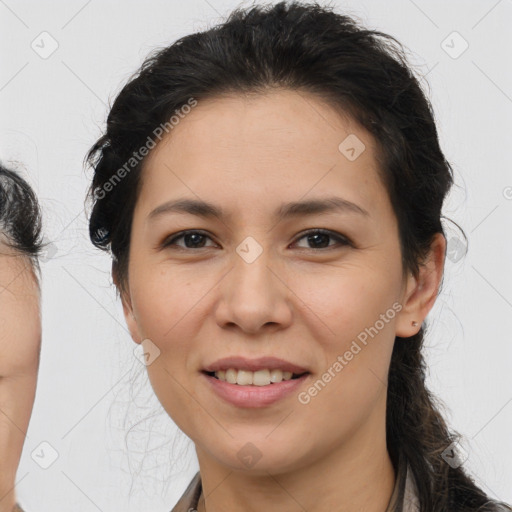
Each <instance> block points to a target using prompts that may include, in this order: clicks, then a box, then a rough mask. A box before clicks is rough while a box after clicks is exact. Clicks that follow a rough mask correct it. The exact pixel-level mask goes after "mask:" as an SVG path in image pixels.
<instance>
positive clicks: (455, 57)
mask: <svg viewBox="0 0 512 512" xmlns="http://www.w3.org/2000/svg"><path fill="white" fill-rule="evenodd" d="M321 3H325V2H321ZM248 4H249V2H244V3H242V4H241V5H248ZM333 4H334V5H336V6H337V7H336V10H337V11H338V12H345V13H347V14H351V15H355V16H356V17H358V18H359V19H360V20H361V21H363V22H364V23H365V24H366V25H367V26H368V27H370V28H377V29H379V30H382V31H384V32H387V33H389V34H391V35H394V36H395V37H397V38H398V39H399V40H400V41H401V42H403V43H404V44H405V45H406V46H407V47H408V48H409V49H410V50H411V61H412V62H413V63H414V64H415V65H416V66H417V70H418V71H419V72H421V73H422V74H423V75H426V79H427V80H428V84H429V85H425V87H426V90H427V91H429V92H428V94H429V97H430V98H431V100H432V103H433V105H434V109H435V114H436V119H437V122H438V130H439V135H440V139H441V144H442V147H443V150H444V152H445V154H446V156H447V158H448V160H449V161H450V162H451V163H452V165H453V168H454V170H455V173H456V183H457V185H456V187H454V189H453V191H452V194H451V196H450V198H449V202H448V204H447V207H446V209H445V214H446V215H447V216H448V217H450V218H451V219H453V220H455V221H456V222H457V223H459V224H460V225H461V226H462V227H463V229H464V230H465V232H466V233H467V235H468V237H469V251H468V253H467V254H466V255H465V256H463V257H461V255H462V254H463V253H464V252H465V251H464V247H462V246H461V243H462V242H460V239H461V237H460V235H459V234H458V233H457V231H456V230H455V229H454V228H453V226H450V225H449V224H447V229H448V238H449V239H450V244H449V245H450V257H449V259H448V260H447V265H446V277H445V283H444V288H443V291H442V293H441V295H440V297H439V299H438V301H437V303H436V306H435V308H434V310H433V311H432V313H431V315H430V316H429V319H430V321H431V328H430V332H429V336H428V339H427V346H428V350H427V358H428V362H429V365H430V375H429V385H430V387H431V388H432V390H433V391H434V392H436V393H437V394H438V396H439V397H440V399H441V400H442V401H443V403H444V404H445V406H446V417H447V420H448V421H449V423H450V425H451V426H452V427H453V428H455V429H456V430H457V431H459V432H460V433H461V434H462V435H463V436H464V437H463V441H462V447H463V448H464V450H465V451H466V452H467V456H468V460H467V463H466V464H467V467H468V468H469V470H470V471H471V472H472V474H473V475H474V477H475V479H476V480H477V482H478V483H479V484H480V485H482V486H483V487H484V489H486V491H487V492H488V493H490V494H491V495H492V496H494V497H498V498H500V499H502V500H506V501H508V502H512V436H511V435H510V432H511V430H512V429H511V426H512V372H511V363H512V340H511V336H510V327H511V321H510V319H511V318H512V273H511V272H510V262H511V261H512V242H511V228H512V222H511V218H512V171H511V165H510V164H511V159H510V153H509V149H510V143H511V128H510V126H511V120H512V70H511V67H510V50H511V43H512V36H511V30H510V27H511V26H512V2H511V1H510V0H500V1H497V0H492V1H491V0H489V1H487V0H480V1H462V0H461V1H451V2H447V1H446V0H444V1H428V2H427V1H425V0H415V1H412V0H394V1H390V0H388V1H386V2H382V1H376V0H374V1H369V0H368V1H355V0H354V1H348V2H333ZM237 5H240V4H239V3H238V2H235V1H227V0H208V1H207V0H187V2H181V1H178V0H172V1H156V0H150V1H145V2H134V1H124V2H122V3H121V2H102V1H99V0H89V1H87V0H73V1H69V0H68V1H66V2H64V1H60V2H49V1H40V2H36V1H32V2H24V1H17V2H16V1H14V0H0V20H1V21H0V23H1V25H0V34H1V36H0V37H1V38H2V46H1V48H2V51H1V53H2V65H1V66H0V105H1V113H2V115H1V116H0V145H1V146H0V158H1V159H2V160H3V161H4V162H5V163H8V164H9V163H10V164H11V165H12V166H14V167H16V168H17V169H18V170H19V171H20V172H22V174H23V175H24V176H25V177H26V178H27V179H28V180H29V182H30V183H31V184H32V185H33V187H34V188H35V189H36V191H37V193H38V194H39V197H40V198H41V202H42V205H43V209H44V214H45V220H46V235H47V238H48V240H50V241H51V242H52V243H51V245H50V247H49V250H48V252H47V254H46V255H45V258H44V261H43V264H42V268H43V315H44V316H43V348H42V354H41V367H40V374H39V381H38V389H37V395H36V402H35V405H34V410H33V415H32V419H31V423H30V427H29V430H28V432H27V438H26V442H25V447H24V451H23V455H22V460H21V463H20V467H19V471H18V482H19V483H18V487H17V488H18V496H19V500H20V503H21V504H22V505H24V506H25V508H26V510H27V512H31V511H34V512H45V511H50V510H52V511H53V510H75V511H97V510H101V511H114V510H124V511H140V510H153V511H156V512H158V511H169V510H170V509H171V508H172V506H173V504H174V503H175V502H176V500H177V499H178V497H179V496H180V495H181V493H182V492H183V490H184V489H185V487H186V485H187V484H188V481H189V480H190V478H191V477H192V475H193V474H194V473H195V471H196V470H197V462H196V460H195V454H194V450H193V447H192V445H191V444H190V442H189V441H188V440H187V439H186V438H185V436H184V435H183V434H181V433H178V432H176V427H175V426H174V425H173V424H172V422H171V421H170V420H169V418H168V417H167V415H166V414H165V413H164V412H163V410H162V409H161V407H160V406H159V404H158V401H157V400H156V398H155V397H154V395H153V393H152V390H151V388H150V386H149V383H148V381H147V378H146V376H145V368H144V367H143V366H142V365H141V364H140V363H139V361H138V360H137V359H136V358H135V357H134V354H133V350H134V348H135V344H134V343H133V342H132V341H131V339H130V337H129V335H128V332H127V330H126V328H125V324H124V318H123V316H122V311H121V307H120V304H119V302H118V300H117V298H116V295H115V292H114V288H113V286H112V282H111V278H110V275H109V270H110V260H109V258H108V256H106V255H104V254H100V253H99V251H96V250H95V249H94V248H93V247H92V246H91V244H90V243H89V241H88V238H87V221H86V212H85V211H84V196H85V191H86V188H87V185H88V179H89V178H90V176H91V173H90V171H85V170H84V168H83V165H82V163H83V158H84V155H85V153H86V151H87V149H88V148H89V147H90V145H91V144H92V143H93V142H94V141H95V139H96V138H97V136H98V135H99V134H100V130H101V128H102V127H103V125H104V121H105V118H106V113H107V108H108V104H109V102H110V103H111V102H112V101H113V99H114V98H115V95H116V93H117V92H118V91H119V90H120V88H121V87H122V85H123V84H124V83H125V81H126V80H127V79H128V77H129V76H130V75H131V73H133V72H135V71H136V69H137V67H138V66H139V65H140V63H141V62H142V60H143V58H144V57H145V56H146V54H147V53H148V52H149V51H150V50H151V49H153V48H154V47H155V46H163V45H167V44H169V43H171V42H172V41H174V40H175V39H177V38H178V37H181V36H182V35H185V34H187V33H190V32H192V31H196V30H200V29H204V28H207V26H211V25H213V24H214V23H217V22H220V21H222V18H223V17H224V16H225V15H227V14H228V13H229V11H230V10H231V9H232V8H233V7H235V6H237ZM454 31H456V32H457V33H458V34H459V35H457V34H455V35H453V34H452V33H453V32H454ZM42 32H47V33H48V34H49V35H47V34H43V35H41V33H42ZM462 38H463V39H462ZM464 40H465V41H467V44H468V45H469V46H468V48H467V49H466V50H465V51H464V52H463V53H461V54H460V55H459V53H460V52H461V50H462V49H463V48H464V46H463V44H464ZM443 41H445V42H444V43H443ZM56 44H58V47H57V49H56V50H55V51H54V52H53V53H52V54H51V55H47V54H45V52H47V53H49V52H50V50H52V45H56ZM33 47H34V48H33ZM43 57H44V58H43ZM148 416H149V418H148ZM41 443H48V444H43V445H41ZM54 451H55V452H54ZM54 453H55V454H58V455H55V456H56V457H57V458H56V459H55V460H54V461H53V459H54V458H55V456H54ZM52 461H53V463H52V464H51V465H50V466H49V467H48V468H47V469H43V468H42V467H41V464H42V465H47V464H49V463H50V462H52Z"/></svg>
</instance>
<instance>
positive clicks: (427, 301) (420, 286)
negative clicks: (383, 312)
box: [396, 233, 446, 338]
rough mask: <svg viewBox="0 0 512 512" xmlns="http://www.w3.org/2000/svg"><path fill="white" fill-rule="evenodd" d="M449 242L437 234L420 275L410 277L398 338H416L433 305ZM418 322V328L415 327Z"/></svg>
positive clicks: (403, 301) (399, 323)
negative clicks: (414, 323) (414, 336)
mask: <svg viewBox="0 0 512 512" xmlns="http://www.w3.org/2000/svg"><path fill="white" fill-rule="evenodd" d="M445 254H446V238H445V237H444V236H443V234H442V233H437V234H436V235H435V236H434V239H433V240H432V244H431V245H430V251H429V254H428V256H427V258H426V260H425V261H424V262H423V264H422V265H421V266H420V270H419V274H418V276H417V277H414V276H413V275H412V274H409V276H408V277H407V282H406V285H405V287H404V292H403V295H402V301H401V304H402V309H401V311H400V313H399V314H398V315H397V321H396V335H397V336H400V337H402V338H408V337H410V336H413V335H414V334H416V333H417V332H418V331H419V330H420V328H421V324H422V323H423V321H424V320H425V318H426V316H427V314H428V312H429V311H430V310H431V309H432V306H433V305H434V303H435V301H436V298H437V294H438V292H439V287H440V285H441V281H442V278H443V270H444V261H445ZM413 322H416V323H417V325H413Z"/></svg>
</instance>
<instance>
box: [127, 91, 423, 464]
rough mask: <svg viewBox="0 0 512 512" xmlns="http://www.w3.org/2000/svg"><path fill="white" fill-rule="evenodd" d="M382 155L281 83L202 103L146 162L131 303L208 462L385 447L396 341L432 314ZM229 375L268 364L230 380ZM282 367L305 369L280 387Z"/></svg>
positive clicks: (160, 381) (179, 416)
mask: <svg viewBox="0 0 512 512" xmlns="http://www.w3.org/2000/svg"><path fill="white" fill-rule="evenodd" d="M347 137H348V138H347ZM374 151H375V147H374V141H373V140H372V138H371V136H370V135H369V133H368V132H366V131H365V130H363V129H362V128H360V127H358V126H357V125H356V124H355V123H353V122H351V123H349V122H348V121H347V120H344V119H343V118H342V117H341V116H339V114H337V113H336V112H335V111H334V110H332V109H331V108H329V107H328V106H327V105H325V104H323V103H321V102H319V101H318V100H317V99H315V97H313V96H306V95H303V94H298V93H296V92H292V91H279V92H273V93H271V94H268V95H265V96H257V97H256V96H254V97H252V98H244V97H241V96H240V97H238V96H236V97H235V96H233V97H223V98H218V99H216V100H214V101H213V100H210V101H204V102H199V104H198V105H197V106H196V107H195V108H194V109H192V111H191V112H190V113H189V114H188V115H187V116H186V117H184V119H182V120H181V121H180V122H179V124H178V125H177V126H175V127H174V129H173V130H172V132H170V134H169V136H167V139H164V140H163V141H162V142H161V143H160V144H159V145H158V146H157V147H156V148H155V149H154V150H153V151H152V152H151V154H150V155H149V156H148V158H147V160H146V163H145V168H144V171H143V184H142V188H141V191H140V196H139V199H138V201H137V204H136V208H135V211H134V217H133V225H132V231H131V247H130V254H129V272H128V278H129V279H128V292H127V294H126V295H125V296H124V297H123V304H124V308H125V315H126V318H127V322H128V325H129V327H130V331H131V333H132V337H133V338H134V340H135V341H136V342H140V341H141V340H150V342H148V341H145V342H144V344H143V346H144V348H145V349H146V352H147V353H148V356H147V357H148V363H149V364H148V367H147V370H148V373H149V377H150V380H151V383H152V386H153V388H154V390H155V392H156V394H157V396H158V398H159V400H160V401H161V403H162V405H163V407H164V408H165V410H166V411H167V412H168V414H169V415H170V416H171V417H172V419H173V420H174V421H175V422H176V423H177V425H178V426H179V427H180V428H181V429H182V430H183V431H184V432H185V433H186V434H187V435H188V436H189V437H190V438H191V439H192V440H193V441H194V442H195V444H196V449H197V451H198V456H199V457H200V462H201V460H209V461H210V462H212V463H214V464H220V465H222V466H226V467H230V468H239V469H251V470H252V471H255V472H258V471H261V472H265V471H271V472H272V474H277V473H280V472H284V471H287V470H290V469H292V468H300V467H302V466H305V465H307V464H311V463H312V462H314V461H315V460H319V459H321V458H325V457H328V456H330V455H333V456H335V455H336V454H339V453H340V450H345V451H347V450H348V451H351V450H352V451H354V453H355V451H358V453H359V454H361V452H363V453H364V452H368V453H369V454H370V452H371V449H372V444H371V443H367V442H365V441H368V439H371V440H374V439H381V440H385V421H384V420H385V407H386V384H385V383H386V380H387V372H388V368H389V363H390V358H391V352H392V348H393V342H394V339H395V335H400V336H411V335H412V334H414V333H415V332H417V330H418V329H419V327H416V328H414V327H411V320H414V319H416V320H417V321H418V322H419V323H420V322H421V321H422V320H423V318H418V317H416V318H414V317H412V318H411V316H410V312H409V310H408V309H407V308H403V309H402V304H404V301H406V300H407V298H408V296H409V295H410V294H411V293H412V291H413V287H414V284H415V281H414V279H413V278H412V277H409V278H407V279H404V278H403V274H402V266H401V252H400V246H399V239H398V228H397V221H396V218H395V215H394V212H393V210H392V207H391V204H390V201H389V198H388V194H387V192H386V190H385V188H384V186H383V184H382V182H381V181H380V179H379V177H378V174H377V167H376V162H375V152H374ZM334 199H335V201H337V203H336V202H335V201H334ZM178 200H188V201H190V202H197V203H202V202H205V203H208V204H209V205H211V206H212V207H213V208H214V209H215V211H216V212H218V213H219V215H218V216H217V215H214V214H213V213H212V211H211V209H210V208H207V207H205V206H201V205H199V204H197V205H195V206H194V205H192V203H188V206H187V205H185V206H186V207H174V208H173V207H172V204H173V203H174V202H175V201H178ZM330 200H332V201H331V202H328V201H330ZM311 201H314V202H315V203H314V204H313V203H311V204H310V205H309V207H307V205H306V203H308V202H311ZM317 202H318V204H319V203H322V204H323V205H324V206H322V207H321V208H320V207H318V204H317ZM303 203H304V205H306V206H300V205H301V204H303ZM291 204H293V206H292V207H291V206H290V205H291ZM336 205H337V206H336ZM182 206H183V205H182ZM280 214H281V215H280ZM318 229H321V230H324V232H323V233H320V234H319V233H316V234H315V232H314V230H318ZM185 230H194V231H195V232H196V234H192V235H190V234H189V235H186V236H184V237H179V235H178V233H181V232H183V231H185ZM308 235H309V236H308ZM177 236H178V238H176V237H177ZM173 239H174V240H173ZM225 358H240V359H239V360H232V361H222V360H223V359H225ZM264 358H277V359H279V360H281V361H276V360H275V359H264ZM337 363H338V364H337ZM292 365H293V367H292ZM215 368H218V369H220V370H221V371H222V370H227V369H228V368H233V369H234V370H238V369H245V370H249V369H253V370H258V371H257V372H256V373H252V372H249V373H247V372H236V371H235V372H233V371H229V372H227V375H226V376H224V378H230V379H234V378H236V379H238V381H237V382H239V384H233V383H229V382H223V381H221V380H219V379H217V378H215V376H211V375H208V374H207V373H205V372H206V370H214V369H215ZM266 369H268V370H274V371H273V372H267V371H266ZM280 369H281V370H284V371H292V372H293V373H295V374H302V373H303V372H307V373H305V375H303V376H302V377H300V378H298V379H295V378H294V379H291V380H285V381H284V382H275V383H272V384H269V383H268V382H269V379H270V378H273V379H274V380H277V381H280V380H281V378H282V377H283V376H287V375H286V374H282V373H280V372H279V370H280ZM275 370H277V371H275ZM217 376H220V377H221V378H222V377H223V374H222V373H221V374H220V375H219V374H217ZM288 376H289V375H288ZM244 379H253V382H254V380H256V382H257V383H258V384H261V385H255V384H253V385H248V384H244V383H247V382H249V381H246V380H244ZM319 381H320V383H319ZM315 383H316V387H315ZM315 390H316V391H315ZM384 442H385V441H384ZM248 443H250V444H248Z"/></svg>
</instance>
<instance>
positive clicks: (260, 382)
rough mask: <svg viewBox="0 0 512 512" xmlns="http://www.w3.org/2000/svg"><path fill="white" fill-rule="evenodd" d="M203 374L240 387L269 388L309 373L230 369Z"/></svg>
mask: <svg viewBox="0 0 512 512" xmlns="http://www.w3.org/2000/svg"><path fill="white" fill-rule="evenodd" d="M203 373H205V374H206V375H208V376H210V377H213V378H215V379H217V380H220V381H223V382H228V383H229V384H236V385H239V386H268V385H271V384H278V383H280V382H283V381H287V380H294V379H298V378H300V377H302V376H303V375H306V374H308V373H309V372H303V373H292V372H287V371H282V370H279V369H272V370H270V369H268V370H267V369H264V370H258V371H255V372H252V371H248V370H237V369H236V368H229V369H227V370H219V371H216V372H208V371H205V372H203Z"/></svg>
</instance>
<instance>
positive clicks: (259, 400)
mask: <svg viewBox="0 0 512 512" xmlns="http://www.w3.org/2000/svg"><path fill="white" fill-rule="evenodd" d="M202 375H203V377H204V378H205V379H206V380H207V381H208V383H209V385H210V386H211V387H212V389H213V391H214V392H215V393H216V394H217V395H218V396H220V397H221V398H223V399H224V400H226V401H227V402H229V403H231V404H233V405H235V406H237V407H248V408H255V407H266V406H267V405H271V404H273V403H275V402H278V401H279V400H281V399H283V398H285V397H286V396H288V395H290V394H292V393H293V392H297V390H298V388H299V387H300V386H301V385H302V384H303V383H304V381H305V380H306V379H307V378H308V377H309V373H305V374H304V375H302V376H301V377H298V378H297V379H290V380H283V381H281V382H276V383H274V384H269V385H267V386H239V385H238V384H230V383H229V382H226V381H223V380H219V379H217V378H215V377H212V376H210V375H208V374H206V373H202Z"/></svg>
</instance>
